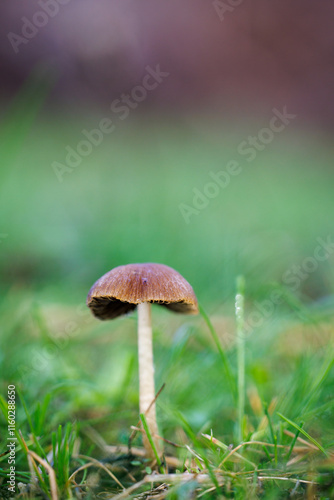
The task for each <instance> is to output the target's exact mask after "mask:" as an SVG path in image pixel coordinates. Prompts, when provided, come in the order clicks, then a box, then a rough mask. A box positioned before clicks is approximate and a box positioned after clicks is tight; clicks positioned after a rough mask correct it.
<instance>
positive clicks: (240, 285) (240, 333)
mask: <svg viewBox="0 0 334 500" xmlns="http://www.w3.org/2000/svg"><path fill="white" fill-rule="evenodd" d="M244 295H245V280H244V277H243V276H238V278H237V294H236V297H235V317H236V323H237V353H238V433H237V436H238V440H239V441H240V442H241V441H242V440H243V437H244V432H243V430H244V429H243V428H244V415H245V335H244Z"/></svg>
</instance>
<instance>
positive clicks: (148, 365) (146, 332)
mask: <svg viewBox="0 0 334 500" xmlns="http://www.w3.org/2000/svg"><path fill="white" fill-rule="evenodd" d="M138 365H139V413H140V414H142V413H143V414H144V415H145V417H146V422H147V426H148V428H149V430H150V434H151V436H152V439H153V441H154V445H155V448H156V450H158V452H160V450H161V443H160V440H159V439H158V438H157V437H156V435H158V426H157V417H156V410H155V403H153V404H152V401H154V399H155V389H154V365H153V341H152V322H151V304H150V303H148V302H143V303H141V304H138ZM143 444H144V448H145V450H146V454H147V456H148V457H149V458H152V459H155V454H154V451H153V449H152V446H151V444H150V442H149V439H148V438H147V435H146V434H143Z"/></svg>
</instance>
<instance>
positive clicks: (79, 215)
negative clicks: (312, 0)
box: [0, 82, 334, 500]
mask: <svg viewBox="0 0 334 500" xmlns="http://www.w3.org/2000/svg"><path fill="white" fill-rule="evenodd" d="M37 83H38V82H37ZM31 85H32V86H31ZM31 85H30V84H29V85H28V86H27V87H26V88H25V89H24V90H23V93H22V96H19V98H18V100H17V102H18V104H15V106H14V108H13V109H14V111H13V112H11V111H10V110H9V111H8V117H9V118H7V119H6V123H5V126H4V128H3V130H4V131H3V136H4V137H7V139H6V143H7V140H9V139H8V138H10V141H9V143H8V148H7V149H6V151H5V153H6V154H4V158H5V159H6V162H5V165H4V167H3V168H2V171H1V181H2V182H1V187H0V192H1V213H2V218H1V225H0V233H1V234H7V235H8V236H7V237H6V238H3V239H2V240H1V243H0V253H1V260H0V271H1V275H2V280H1V285H0V287H1V294H0V318H1V325H0V326H1V337H0V373H1V381H0V384H1V394H2V396H1V399H0V430H1V433H0V434H1V447H0V498H6V497H10V496H9V495H8V491H7V487H6V480H7V472H8V454H6V450H7V437H8V435H7V403H6V401H7V386H8V385H9V384H14V385H15V386H16V435H15V436H16V437H17V446H16V485H17V490H16V493H17V494H16V497H17V498H27V499H35V498H36V499H43V498H52V495H53V498H56V497H58V498H59V499H62V498H64V499H65V498H75V499H85V500H86V499H93V498H113V496H116V495H119V494H120V493H122V491H123V489H124V490H125V493H124V494H123V497H124V498H132V497H136V498H145V495H144V492H147V495H148V494H149V492H151V494H153V492H154V493H155V495H156V496H157V498H169V499H192V498H204V499H209V498H235V499H243V498H254V499H257V498H258V499H276V498H277V499H281V498H290V496H291V495H294V498H304V497H309V498H311V497H312V498H319V499H320V498H332V497H333V495H334V471H333V447H334V428H333V424H332V422H333V421H334V402H333V387H334V370H333V364H334V356H333V327H332V324H333V317H334V301H333V283H334V274H333V255H332V254H331V255H329V257H328V259H326V260H324V261H322V262H318V265H317V268H316V270H314V271H313V272H310V273H308V275H307V276H306V278H304V279H302V280H301V281H300V284H299V286H298V287H297V289H292V288H291V286H288V284H287V283H285V282H284V279H283V276H284V273H285V272H286V271H288V270H289V269H291V268H292V266H293V265H298V264H301V263H303V262H304V260H305V259H306V258H308V257H309V256H312V255H313V252H314V249H315V247H316V245H317V238H319V237H320V238H324V239H326V238H327V236H328V235H331V234H332V233H331V231H332V227H331V226H332V221H331V217H330V214H331V213H332V204H333V202H332V198H333V195H332V182H333V173H332V170H331V160H330V157H329V153H328V151H329V147H328V145H326V143H325V142H323V143H321V142H320V141H316V140H315V139H314V138H313V137H312V136H311V135H310V134H308V133H306V132H304V133H303V132H302V131H300V130H299V131H298V130H296V129H293V128H291V131H288V130H287V131H286V132H287V133H285V132H284V133H282V135H280V136H279V137H277V138H275V140H274V141H273V143H272V144H270V145H268V147H267V148H266V149H265V151H263V152H262V153H261V154H259V155H258V158H257V159H256V161H255V162H254V163H252V164H249V165H247V164H243V167H244V171H243V173H242V174H241V175H240V176H238V177H236V178H235V179H233V182H231V184H230V186H228V188H226V189H225V190H223V191H222V192H221V193H220V194H219V195H218V196H217V197H216V198H215V199H213V200H211V201H210V204H209V205H208V207H206V208H205V209H204V210H203V211H201V213H200V214H199V215H197V216H194V218H193V219H192V220H191V222H190V224H188V225H187V224H185V222H184V220H183V219H182V216H181V215H180V212H179V209H178V205H179V204H180V203H188V204H190V203H191V200H192V196H193V195H192V188H194V187H197V188H198V189H202V188H203V186H204V185H205V183H206V182H208V180H209V177H208V176H209V172H210V171H211V170H213V171H218V170H220V169H222V168H224V165H225V164H226V163H227V162H228V161H229V160H230V159H233V158H234V157H235V156H236V149H237V146H238V144H239V142H240V141H241V140H243V139H244V138H245V137H247V135H249V134H251V133H254V132H256V131H257V130H259V129H260V128H261V127H262V126H263V123H262V122H261V121H258V122H256V121H255V120H254V122H253V123H252V124H250V123H249V124H246V122H245V123H240V124H239V125H238V127H235V129H236V130H238V132H237V133H236V132H235V133H233V134H232V133H230V132H229V127H228V126H227V125H226V124H223V123H222V124H220V126H219V127H218V128H217V123H216V124H215V126H212V124H211V122H210V120H208V121H207V123H203V130H207V131H208V132H207V133H204V132H201V131H200V130H201V129H200V128H194V127H193V126H192V125H191V123H198V120H204V118H203V117H199V116H197V117H195V116H194V117H192V118H191V122H190V124H189V121H180V120H179V119H178V118H173V117H169V118H165V119H164V120H158V119H157V118H156V117H155V118H154V117H150V119H149V118H144V117H140V116H139V115H136V116H135V117H134V118H133V120H129V122H127V123H124V124H118V126H117V130H116V132H115V134H114V135H113V136H111V137H110V138H108V140H105V141H104V142H103V143H102V145H101V146H100V147H99V148H97V149H96V150H95V151H94V152H93V154H92V155H91V156H89V157H87V158H86V159H85V160H84V161H83V162H82V164H81V165H80V166H78V167H77V169H76V170H75V171H74V172H73V173H71V174H70V175H68V177H65V178H64V182H63V183H59V182H58V181H57V179H56V177H55V175H54V172H53V171H52V169H51V163H52V161H54V160H58V161H62V159H63V156H64V150H65V149H64V148H65V146H66V145H67V144H69V145H74V144H76V142H78V141H79V140H80V130H81V129H83V128H93V127H94V125H95V124H96V123H97V121H98V119H100V118H101V117H100V116H99V117H98V118H96V117H94V116H91V115H88V114H87V115H85V114H83V116H82V118H81V119H80V120H79V119H78V118H76V117H65V116H55V117H54V118H53V119H52V121H51V120H50V119H48V118H47V117H45V116H40V117H39V119H38V120H37V121H36V122H35V123H34V125H31V122H32V119H33V117H34V116H35V114H36V111H37V109H38V107H39V106H40V104H41V101H42V99H43V97H44V94H45V92H46V91H45V88H44V87H43V86H42V87H43V91H41V90H38V88H39V87H38V85H37V86H36V89H35V87H34V85H33V84H31ZM27 96H28V97H29V96H30V97H31V99H30V98H29V99H28V97H27ZM20 103H21V104H22V103H23V104H24V103H25V104H26V107H24V106H23V105H22V106H21V104H20ZM29 103H30V107H29V106H28V104H29ZM11 109H12V108H11ZM21 109H22V111H21ZM21 115H22V116H21ZM20 119H22V122H20V123H21V125H20V127H19V129H18V131H17V134H16V133H15V123H16V121H20ZM188 119H189V118H188ZM152 121H153V123H152ZM284 134H285V135H284ZM315 166H316V168H315ZM137 261H139V262H140V261H155V262H163V263H165V264H168V265H171V266H173V267H175V268H176V269H177V270H179V271H180V272H181V273H182V274H183V275H184V276H185V277H186V278H187V279H188V280H189V281H190V282H191V284H192V285H193V286H194V289H195V292H196V294H197V296H198V299H199V301H200V303H201V307H200V311H201V314H200V315H199V316H197V317H187V316H182V315H176V314H172V313H170V312H168V311H165V310H163V309H162V308H161V307H158V306H154V308H153V322H154V356H155V366H156V371H155V377H156V387H157V389H159V388H160V387H162V386H164V384H165V386H164V388H163V390H162V391H161V393H160V394H159V397H158V399H157V413H158V424H159V429H160V433H161V436H163V438H164V439H165V444H164V446H165V453H166V456H163V457H160V458H161V464H160V465H159V467H158V471H154V470H153V469H154V467H153V466H152V464H150V463H149V462H148V461H147V460H145V458H144V457H143V456H142V454H141V450H142V447H141V432H136V433H135V437H134V439H133V440H132V442H131V452H129V450H128V443H129V438H130V436H131V435H132V433H133V429H132V428H131V427H133V426H134V427H137V425H138V421H139V414H138V373H137V368H138V365H137V347H136V314H134V315H132V316H128V317H125V318H121V319H117V320H114V321H109V322H99V321H97V320H95V319H94V318H93V317H92V316H91V314H90V312H89V311H88V309H87V308H86V306H85V298H86V295H87V292H88V289H89V287H90V286H91V284H92V283H93V282H94V281H95V280H96V279H97V278H98V277H99V276H100V275H102V274H103V273H104V272H106V271H107V270H109V269H111V268H112V267H114V266H116V265H119V264H125V263H128V262H137ZM241 275H242V276H243V279H244V281H245V284H244V283H243V282H242V279H239V280H238V281H237V276H241ZM236 283H237V286H236ZM274 291H275V292H276V293H280V297H281V300H280V302H279V304H277V305H275V306H273V307H272V308H271V312H270V314H268V315H266V314H264V315H262V316H261V321H260V322H259V323H258V324H257V325H256V326H254V327H253V328H250V327H249V324H250V318H251V317H252V316H251V315H252V314H254V313H256V312H258V311H259V308H261V307H262V308H263V307H264V304H267V305H268V300H269V299H270V297H272V293H273V292H274ZM143 420H144V422H143V423H144V425H145V419H143ZM19 484H20V485H19ZM19 491H20V492H21V496H20V497H19ZM140 494H142V495H143V496H141V497H140V496H139V495H140ZM55 495H56V496H55ZM147 495H146V496H147ZM159 495H160V496H159Z"/></svg>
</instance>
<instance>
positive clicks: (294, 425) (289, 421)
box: [277, 412, 328, 457]
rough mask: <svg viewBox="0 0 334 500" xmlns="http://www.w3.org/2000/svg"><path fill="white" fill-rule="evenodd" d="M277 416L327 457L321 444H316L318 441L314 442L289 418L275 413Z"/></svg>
mask: <svg viewBox="0 0 334 500" xmlns="http://www.w3.org/2000/svg"><path fill="white" fill-rule="evenodd" d="M277 415H278V416H279V417H280V418H282V419H283V420H285V421H286V422H287V423H288V424H290V425H291V426H292V427H294V428H295V429H297V430H298V431H299V432H300V433H301V434H303V435H304V436H305V437H306V438H307V439H308V440H309V441H311V443H312V444H314V446H316V447H317V448H318V449H319V450H320V451H322V453H324V454H325V455H326V457H328V453H327V452H326V450H325V449H324V448H323V447H322V446H321V444H319V443H318V441H316V440H315V439H314V438H313V437H312V436H310V435H309V434H308V433H307V432H306V431H304V429H303V428H302V427H300V425H298V424H296V423H295V422H293V421H292V420H290V419H289V418H287V417H285V416H284V415H282V414H281V413H278V412H277Z"/></svg>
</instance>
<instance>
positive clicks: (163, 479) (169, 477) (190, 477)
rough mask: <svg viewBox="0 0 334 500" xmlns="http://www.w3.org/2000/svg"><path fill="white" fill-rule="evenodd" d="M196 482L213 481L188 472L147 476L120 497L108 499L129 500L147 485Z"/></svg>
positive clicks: (206, 476)
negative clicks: (126, 499)
mask: <svg viewBox="0 0 334 500" xmlns="http://www.w3.org/2000/svg"><path fill="white" fill-rule="evenodd" d="M194 480H195V481H197V482H198V483H200V484H206V483H210V481H211V479H210V476H209V475H208V474H189V473H188V472H186V473H184V474H150V475H148V476H145V477H144V479H143V480H142V481H139V482H138V483H136V484H134V485H132V486H130V488H127V489H126V490H124V491H123V492H122V493H120V494H119V495H117V496H113V497H107V498H113V499H114V500H123V499H124V498H129V495H131V494H132V493H133V492H134V491H136V490H137V489H139V488H141V487H142V486H144V485H145V484H147V483H163V484H167V485H168V483H174V484H175V483H180V482H188V481H194Z"/></svg>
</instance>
